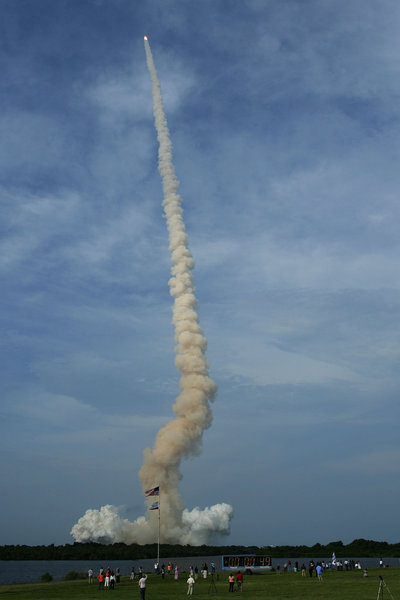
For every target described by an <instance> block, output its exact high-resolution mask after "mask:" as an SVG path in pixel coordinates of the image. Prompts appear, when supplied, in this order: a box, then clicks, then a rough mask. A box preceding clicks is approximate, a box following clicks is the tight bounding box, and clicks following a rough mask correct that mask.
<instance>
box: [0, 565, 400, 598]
mask: <svg viewBox="0 0 400 600" xmlns="http://www.w3.org/2000/svg"><path fill="white" fill-rule="evenodd" d="M228 575H229V573H228V572H226V573H219V574H217V575H215V576H214V583H215V589H214V587H213V585H212V581H211V578H208V579H207V580H203V579H200V577H199V579H198V580H197V582H196V584H195V586H194V593H193V596H194V597H195V598H197V599H200V598H203V599H205V598H208V599H209V598H211V597H219V598H224V597H226V598H230V597H234V596H236V597H237V596H240V597H242V598H243V600H253V599H258V598H260V599H261V598H263V599H264V598H265V599H268V600H292V599H293V600H296V599H299V600H300V599H303V598H304V599H305V600H314V599H315V600H377V597H378V591H379V581H380V580H379V575H381V576H382V577H383V580H384V583H385V584H386V586H384V587H383V595H382V596H380V598H379V600H392V597H393V598H394V600H400V568H396V567H392V568H389V569H370V570H369V571H368V577H364V576H363V571H357V570H356V571H348V572H346V571H332V572H327V573H325V574H324V580H323V581H322V582H319V581H318V580H317V579H316V577H313V578H310V577H309V576H308V574H307V576H306V577H302V576H301V574H300V573H286V574H284V573H281V574H279V575H278V574H277V573H275V572H268V573H262V574H261V573H257V574H254V575H251V576H250V575H249V576H246V577H245V579H244V585H243V591H242V593H240V592H238V591H235V592H234V594H232V593H229V592H228ZM187 577H188V575H187V574H186V573H181V574H180V576H179V580H178V581H174V579H173V578H172V577H166V578H165V580H162V579H161V577H160V576H156V575H149V577H148V580H147V589H146V600H175V599H176V598H182V599H183V598H185V597H186V591H187V586H186V579H187ZM109 597H111V598H114V597H115V600H125V599H126V600H128V599H129V600H132V599H135V600H139V588H138V583H137V580H135V581H134V582H132V581H130V580H129V578H127V577H123V578H122V580H121V583H120V584H119V585H117V586H116V588H115V590H109V589H105V590H99V589H98V587H97V583H96V582H95V583H93V584H92V585H89V584H88V583H87V581H85V580H80V581H72V582H71V581H56V582H51V583H26V584H14V585H2V586H0V600H9V599H10V600H11V599H14V600H63V599H68V600H92V599H96V600H98V599H99V598H104V599H105V598H109Z"/></svg>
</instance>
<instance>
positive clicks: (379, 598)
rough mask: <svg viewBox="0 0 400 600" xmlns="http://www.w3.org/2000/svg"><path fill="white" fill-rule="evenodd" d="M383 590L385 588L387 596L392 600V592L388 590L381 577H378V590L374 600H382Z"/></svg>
mask: <svg viewBox="0 0 400 600" xmlns="http://www.w3.org/2000/svg"><path fill="white" fill-rule="evenodd" d="M384 588H386V590H387V591H388V594H389V596H390V597H391V599H392V600H394V598H393V595H392V592H391V591H390V590H389V587H388V586H387V585H386V582H385V581H384V579H383V577H382V575H379V589H378V595H377V597H376V600H383V589H384Z"/></svg>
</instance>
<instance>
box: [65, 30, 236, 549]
mask: <svg viewBox="0 0 400 600" xmlns="http://www.w3.org/2000/svg"><path fill="white" fill-rule="evenodd" d="M144 46H145V52H146V61H147V66H148V69H149V73H150V78H151V84H152V94H153V110H154V120H155V127H156V130H157V139H158V142H159V151H158V167H159V171H160V174H161V179H162V185H163V193H164V200H163V207H164V213H165V217H166V220H167V228H168V232H169V249H170V253H171V262H172V265H173V266H172V268H171V275H172V276H171V279H170V281H169V286H170V293H171V295H172V296H173V297H174V304H173V319H172V321H173V324H174V326H175V342H176V347H175V352H176V358H175V365H176V367H177V368H178V370H179V371H180V373H181V378H180V382H179V386H180V394H179V396H178V398H177V399H176V402H175V405H174V407H173V410H174V412H175V417H174V418H173V419H172V420H171V421H170V422H169V423H167V425H165V426H164V427H163V428H162V429H161V430H160V431H159V432H158V434H157V436H156V439H155V443H154V446H153V448H152V449H150V448H147V449H146V450H144V453H143V455H144V457H143V458H144V461H143V466H142V468H141V470H140V472H139V479H140V482H141V484H142V488H143V491H145V490H147V489H149V488H153V487H154V486H157V485H158V486H160V493H161V496H160V506H161V510H162V513H161V515H162V518H161V541H162V542H164V543H185V544H187V543H191V544H195V543H200V544H203V543H205V542H206V541H207V539H208V537H209V536H210V534H211V533H212V532H219V533H223V534H227V533H229V525H230V519H231V518H232V515H233V510H232V507H231V506H230V505H229V504H224V503H223V504H219V505H215V506H212V507H210V508H207V509H205V510H204V511H200V509H198V508H196V509H194V510H193V511H191V512H189V511H187V510H185V509H184V503H183V500H182V498H181V497H180V495H179V491H178V483H179V480H180V479H181V473H180V471H179V467H180V463H181V460H182V459H183V458H185V457H187V456H189V455H195V454H199V453H200V451H201V441H202V436H203V432H204V430H205V429H207V428H208V427H210V425H211V421H212V415H211V409H210V402H212V401H213V400H214V397H215V393H216V390H217V386H216V384H215V383H214V381H213V380H212V379H211V378H210V377H209V375H208V363H207V360H206V357H205V351H206V347H207V341H206V339H205V337H204V335H203V332H202V329H201V327H200V325H199V319H198V315H197V312H196V309H197V301H196V297H195V293H194V292H195V288H194V285H193V277H192V269H193V267H194V261H193V258H192V255H191V253H190V250H189V248H188V244H187V234H186V231H185V224H184V221H183V211H182V198H181V197H180V196H179V194H178V188H179V182H178V180H177V178H176V175H175V170H174V166H173V162H172V144H171V140H170V136H169V131H168V125H167V120H166V117H165V113H164V108H163V101H162V96H161V88H160V83H159V80H158V76H157V71H156V68H155V66H154V62H153V57H152V54H151V50H150V46H149V43H148V40H147V38H146V37H145V40H144ZM155 512H156V511H154V513H155ZM157 528H158V521H157V515H156V514H152V515H151V516H150V517H147V518H144V517H141V518H139V519H137V520H136V521H135V522H134V523H130V522H129V521H126V520H124V519H121V518H120V517H119V515H118V511H117V509H115V507H111V506H105V507H102V508H101V509H100V511H87V512H86V514H85V515H84V517H82V518H81V519H80V520H79V521H78V523H77V524H76V525H75V526H74V527H73V529H72V531H71V534H72V536H73V537H74V538H75V540H76V541H87V540H89V539H92V540H93V539H95V538H96V536H97V535H99V534H100V533H101V534H102V538H104V539H111V540H112V541H126V540H127V539H129V540H130V541H136V542H138V543H147V542H153V541H154V540H155V539H156V537H157ZM117 538H118V540H117ZM123 538H124V539H123Z"/></svg>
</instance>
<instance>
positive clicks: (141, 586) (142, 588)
mask: <svg viewBox="0 0 400 600" xmlns="http://www.w3.org/2000/svg"><path fill="white" fill-rule="evenodd" d="M146 580H147V575H145V574H144V573H143V574H142V576H141V578H140V579H139V591H140V600H145V597H146Z"/></svg>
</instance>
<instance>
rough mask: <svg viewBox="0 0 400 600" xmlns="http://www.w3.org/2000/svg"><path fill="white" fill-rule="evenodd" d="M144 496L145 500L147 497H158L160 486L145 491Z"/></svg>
mask: <svg viewBox="0 0 400 600" xmlns="http://www.w3.org/2000/svg"><path fill="white" fill-rule="evenodd" d="M144 495H145V496H146V498H148V496H159V495H160V486H157V487H154V488H151V490H147V491H146V492H145V493H144Z"/></svg>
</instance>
